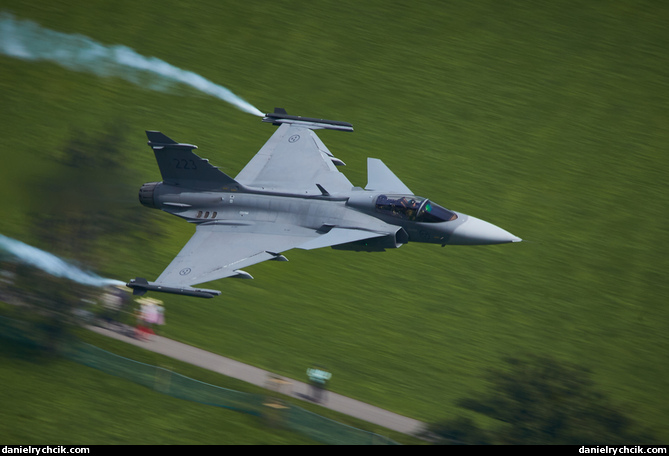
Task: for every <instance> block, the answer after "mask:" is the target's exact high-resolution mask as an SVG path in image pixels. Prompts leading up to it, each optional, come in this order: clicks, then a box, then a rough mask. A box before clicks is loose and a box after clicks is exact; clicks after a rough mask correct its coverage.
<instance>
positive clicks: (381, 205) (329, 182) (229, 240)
mask: <svg viewBox="0 0 669 456" xmlns="http://www.w3.org/2000/svg"><path fill="white" fill-rule="evenodd" d="M262 120H263V122H270V123H272V124H273V125H277V126H278V127H279V128H278V129H277V130H276V132H275V133H274V134H273V135H272V137H271V138H270V139H269V140H268V141H267V142H266V143H265V145H264V146H263V147H262V148H261V149H260V151H259V152H258V153H257V154H256V155H255V157H253V159H252V160H251V161H250V162H249V163H248V164H247V165H246V166H245V167H244V169H242V171H241V172H240V173H239V174H238V175H237V176H236V177H235V178H234V179H233V178H231V177H230V176H228V175H227V174H225V173H223V172H222V171H221V170H219V169H218V168H217V167H215V166H212V165H211V164H209V161H208V160H206V159H202V158H200V157H198V156H197V155H195V154H194V153H193V149H197V147H196V146H193V145H190V144H181V143H177V142H175V141H173V140H172V139H170V138H168V137H167V136H165V135H164V134H162V133H160V132H158V131H147V132H146V134H147V136H148V138H149V146H150V147H151V148H152V149H153V151H154V153H155V155H156V160H157V161H158V166H159V168H160V172H161V174H162V178H163V180H162V182H151V183H147V184H144V185H142V187H141V189H140V191H139V200H140V202H141V203H142V204H143V205H145V206H148V207H151V208H155V209H161V210H163V211H165V212H168V213H170V214H174V215H176V216H179V217H182V218H184V219H186V221H188V222H191V223H194V224H196V230H195V234H194V235H193V237H192V238H191V239H190V241H188V243H187V244H186V246H185V247H184V248H183V249H182V250H181V252H179V254H178V255H177V256H176V258H175V259H174V260H173V261H172V263H171V264H170V265H169V266H168V267H167V269H165V271H164V272H163V273H162V274H161V275H160V277H158V279H156V281H155V282H149V281H147V280H146V279H143V278H136V279H133V280H131V281H130V282H129V283H128V286H129V287H130V288H133V289H134V293H135V294H140V295H141V294H144V293H146V292H147V291H148V290H151V291H162V292H166V293H176V294H182V295H187V296H197V297H203V298H211V297H214V296H216V295H219V294H220V293H221V292H220V291H218V290H208V289H201V288H193V287H191V286H192V285H196V284H201V283H204V282H210V281H212V280H217V279H222V278H224V277H236V278H243V279H251V278H252V277H251V275H250V274H249V273H248V272H245V271H244V270H242V268H245V267H248V266H251V265H253V264H256V263H260V262H262V261H266V260H274V261H287V260H286V257H284V256H283V255H282V253H283V252H285V251H287V250H290V249H293V248H299V249H306V250H311V249H318V248H321V247H332V248H334V249H341V250H355V251H383V250H385V249H389V248H391V249H394V248H398V247H400V246H402V245H404V244H407V243H409V242H427V243H433V244H440V245H441V246H445V245H481V244H502V243H507V242H519V241H521V239H520V238H518V237H516V236H514V235H512V234H511V233H509V232H507V231H505V230H503V229H501V228H499V227H497V226H495V225H492V224H490V223H488V222H484V221H483V220H480V219H477V218H475V217H472V216H469V215H465V214H462V213H459V212H455V211H451V210H448V209H446V208H444V207H442V206H439V205H438V204H436V203H434V202H432V201H431V200H428V199H427V198H423V197H420V196H416V195H414V193H413V192H412V191H411V190H410V189H409V188H408V187H407V186H406V185H405V184H404V183H402V181H401V180H400V179H399V178H397V176H395V174H393V172H392V171H391V170H390V169H389V168H388V167H387V166H386V165H385V164H384V163H383V162H382V161H381V160H379V159H376V158H368V159H367V186H366V187H365V188H364V189H363V188H360V187H354V186H353V185H352V184H351V182H349V180H348V179H347V178H346V176H344V174H342V173H340V172H339V171H338V170H337V167H338V166H343V165H344V162H342V161H341V160H339V159H338V158H335V157H334V156H333V155H332V153H331V152H330V151H329V150H328V148H327V147H326V146H325V144H323V142H322V141H321V140H320V139H319V138H318V136H316V133H315V132H314V131H315V130H321V129H326V130H339V131H353V127H352V126H351V124H350V123H347V122H339V121H332V120H324V119H315V118H309V117H300V116H291V115H288V114H287V113H286V111H285V110H284V109H281V108H276V109H275V111H274V112H273V113H269V114H266V116H265V117H264V118H263V119H262Z"/></svg>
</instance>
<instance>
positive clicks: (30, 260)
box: [0, 234, 125, 287]
mask: <svg viewBox="0 0 669 456" xmlns="http://www.w3.org/2000/svg"><path fill="white" fill-rule="evenodd" d="M2 252H5V253H7V254H9V255H10V256H11V257H14V258H15V259H16V260H18V261H20V262H21V263H25V264H28V265H30V266H33V267H36V268H39V269H41V270H42V271H44V272H47V273H49V274H51V275H53V276H55V277H63V278H66V279H69V280H72V281H74V282H77V283H80V284H82V285H88V286H92V287H106V286H110V285H125V283H123V282H121V281H120V280H114V279H107V278H104V277H100V276H99V275H97V274H94V273H92V272H90V271H84V270H82V269H80V268H78V267H76V266H74V265H73V264H70V263H68V262H66V261H65V260H63V259H61V258H59V257H57V256H56V255H54V254H52V253H49V252H45V251H44V250H40V249H38V248H37V247H33V246H31V245H28V244H24V243H23V242H21V241H17V240H16V239H12V238H10V237H7V236H4V235H2V234H0V254H1V253H2Z"/></svg>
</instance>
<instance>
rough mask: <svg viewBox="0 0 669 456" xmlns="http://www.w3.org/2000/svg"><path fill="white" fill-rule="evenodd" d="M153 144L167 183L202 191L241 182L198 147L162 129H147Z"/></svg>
mask: <svg viewBox="0 0 669 456" xmlns="http://www.w3.org/2000/svg"><path fill="white" fill-rule="evenodd" d="M146 136H147V137H148V138H149V146H151V148H152V149H153V152H154V153H155V154H156V160H157V161H158V167H159V168H160V174H162V176H163V182H165V183H166V184H169V185H175V186H179V187H187V188H193V189H198V190H220V189H222V188H232V187H237V188H238V187H239V185H238V184H237V182H236V181H235V180H234V179H233V178H231V177H230V176H228V175H227V174H225V173H223V172H222V171H221V170H219V169H218V168H217V167H215V166H212V165H211V164H210V163H209V160H206V159H204V158H200V157H198V156H197V155H195V154H194V153H193V149H197V146H194V145H192V144H181V143H178V142H176V141H174V140H173V139H171V138H169V137H167V136H166V135H164V134H163V133H161V132H159V131H147V132H146Z"/></svg>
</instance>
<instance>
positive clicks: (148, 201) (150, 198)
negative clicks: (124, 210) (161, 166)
mask: <svg viewBox="0 0 669 456" xmlns="http://www.w3.org/2000/svg"><path fill="white" fill-rule="evenodd" d="M161 185H162V182H147V183H146V184H144V185H142V186H141V187H140V189H139V202H140V203H142V205H143V206H146V207H150V208H152V209H160V207H159V206H158V204H156V198H155V194H156V188H158V187H159V186H161Z"/></svg>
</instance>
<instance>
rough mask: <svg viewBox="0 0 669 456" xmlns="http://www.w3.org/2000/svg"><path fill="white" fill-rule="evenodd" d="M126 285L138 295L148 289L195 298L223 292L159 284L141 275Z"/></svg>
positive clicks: (210, 296)
mask: <svg viewBox="0 0 669 456" xmlns="http://www.w3.org/2000/svg"><path fill="white" fill-rule="evenodd" d="M126 286H127V287H128V288H132V294H134V295H138V296H142V295H144V294H146V292H147V291H159V292H161V293H170V294H178V295H183V296H192V297H195V298H213V297H215V296H218V295H220V294H221V292H220V291H218V290H207V289H205V288H192V287H168V286H165V285H160V284H157V283H155V282H149V281H148V280H146V279H143V278H141V277H137V278H136V279H131V280H130V282H128V283H127V284H126Z"/></svg>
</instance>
